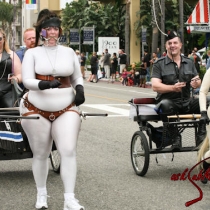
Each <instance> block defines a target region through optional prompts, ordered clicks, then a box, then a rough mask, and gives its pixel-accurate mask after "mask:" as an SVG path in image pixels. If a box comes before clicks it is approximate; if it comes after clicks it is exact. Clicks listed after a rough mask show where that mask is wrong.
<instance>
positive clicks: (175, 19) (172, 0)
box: [134, 0, 203, 49]
mask: <svg viewBox="0 0 210 210" xmlns="http://www.w3.org/2000/svg"><path fill="white" fill-rule="evenodd" d="M178 2H179V1H178V0H165V28H166V30H172V29H173V30H176V31H179V28H180V25H179V5H178ZM152 9H153V8H152V0H141V5H140V10H139V11H138V12H137V13H136V15H137V17H138V18H139V19H138V20H137V21H136V22H135V23H134V28H135V32H136V35H137V36H138V37H140V38H141V33H142V26H143V27H146V28H147V43H149V45H151V43H152V23H153V22H152ZM193 9H194V6H192V5H189V4H188V3H187V2H185V1H184V23H185V22H186V21H187V19H188V18H189V16H190V14H191V13H192V11H193ZM156 15H158V16H161V13H160V14H156ZM155 24H156V23H155ZM158 25H159V27H160V23H158ZM184 31H185V33H184V37H185V41H186V44H185V46H186V48H189V49H192V48H193V46H197V45H198V43H197V40H198V39H199V38H200V37H201V36H202V35H200V34H194V35H192V34H187V30H186V28H185V30H184ZM164 33H166V32H165V31H164ZM202 40H203V39H202V38H201V39H200V43H199V44H202ZM159 44H160V40H159Z"/></svg>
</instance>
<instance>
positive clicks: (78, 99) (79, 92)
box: [74, 85, 85, 106]
mask: <svg viewBox="0 0 210 210" xmlns="http://www.w3.org/2000/svg"><path fill="white" fill-rule="evenodd" d="M75 90H76V95H75V100H74V103H75V105H76V106H79V105H80V104H83V103H84V102H85V95H84V87H83V86H82V85H77V86H76V88H75Z"/></svg>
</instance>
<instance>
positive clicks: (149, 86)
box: [85, 71, 152, 88]
mask: <svg viewBox="0 0 210 210" xmlns="http://www.w3.org/2000/svg"><path fill="white" fill-rule="evenodd" d="M90 74H91V72H90V71H85V80H86V81H87V79H88V78H89V76H90ZM98 82H106V83H107V84H109V83H110V84H115V85H122V83H121V82H120V81H119V80H118V78H117V79H116V80H115V81H114V83H112V82H111V81H110V82H109V80H108V79H106V78H100V79H98ZM128 87H130V86H128ZM133 87H137V86H133ZM151 87H152V86H151V82H147V83H146V88H151Z"/></svg>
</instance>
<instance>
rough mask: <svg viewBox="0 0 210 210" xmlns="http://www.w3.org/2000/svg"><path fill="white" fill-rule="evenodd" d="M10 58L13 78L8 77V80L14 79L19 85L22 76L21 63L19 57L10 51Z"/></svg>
mask: <svg viewBox="0 0 210 210" xmlns="http://www.w3.org/2000/svg"><path fill="white" fill-rule="evenodd" d="M10 57H11V59H12V62H13V65H14V66H13V68H14V69H13V71H14V72H13V73H14V76H12V77H10V79H15V80H16V81H17V83H21V82H22V75H21V68H22V65H21V61H20V59H19V57H18V56H17V55H16V53H14V52H12V51H11V54H10Z"/></svg>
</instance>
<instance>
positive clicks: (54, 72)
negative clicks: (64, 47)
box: [44, 46, 58, 74]
mask: <svg viewBox="0 0 210 210" xmlns="http://www.w3.org/2000/svg"><path fill="white" fill-rule="evenodd" d="M44 49H45V52H46V54H47V58H48V60H49V62H50V65H51V66H52V74H56V70H55V64H56V58H57V51H58V46H56V52H55V60H54V65H52V62H51V60H50V57H49V55H48V52H47V50H46V47H45V46H44Z"/></svg>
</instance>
